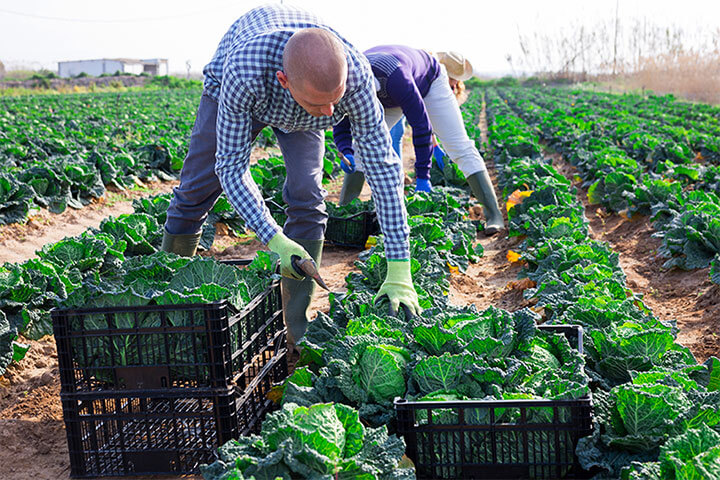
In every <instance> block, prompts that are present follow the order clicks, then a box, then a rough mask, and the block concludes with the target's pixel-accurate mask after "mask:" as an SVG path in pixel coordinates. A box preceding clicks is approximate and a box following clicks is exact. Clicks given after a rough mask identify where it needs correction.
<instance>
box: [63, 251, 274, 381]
mask: <svg viewBox="0 0 720 480" xmlns="http://www.w3.org/2000/svg"><path fill="white" fill-rule="evenodd" d="M227 263H231V264H246V263H248V261H234V262H227ZM51 314H52V319H53V330H54V334H55V341H56V343H57V347H58V363H59V368H60V381H61V391H62V392H63V393H79V392H98V391H107V390H150V389H163V390H164V389H168V388H180V389H203V388H228V387H229V386H230V385H232V383H233V380H234V378H237V377H242V376H243V374H244V371H245V370H246V369H247V368H250V362H251V360H252V359H253V358H254V357H256V356H257V355H259V354H261V353H262V352H264V351H266V350H268V349H269V348H271V347H272V345H273V340H274V339H275V337H276V336H277V334H278V333H279V332H282V331H284V328H285V326H284V323H283V317H282V301H281V295H280V282H279V280H276V281H273V283H272V284H271V285H270V286H269V287H268V288H267V289H266V290H265V292H263V293H262V294H261V295H259V296H258V297H256V298H255V299H253V300H252V301H251V302H250V303H249V304H248V305H247V306H245V307H244V308H243V309H242V310H241V311H240V312H236V311H235V310H234V309H233V308H232V307H231V306H230V305H229V304H227V303H226V302H220V303H212V304H185V305H148V306H139V307H110V308H89V309H54V310H53V311H52V313H51Z"/></svg>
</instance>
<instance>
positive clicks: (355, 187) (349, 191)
mask: <svg viewBox="0 0 720 480" xmlns="http://www.w3.org/2000/svg"><path fill="white" fill-rule="evenodd" d="M364 185H365V174H364V173H363V172H359V171H354V172H353V173H346V174H345V179H344V180H343V185H342V190H340V200H339V201H338V205H340V206H341V207H342V206H343V205H347V204H348V203H350V202H352V201H353V200H355V199H356V198H358V197H359V196H360V192H362V189H363V186H364Z"/></svg>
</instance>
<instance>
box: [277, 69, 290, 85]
mask: <svg viewBox="0 0 720 480" xmlns="http://www.w3.org/2000/svg"><path fill="white" fill-rule="evenodd" d="M275 76H276V77H277V79H278V82H280V86H281V87H283V88H288V86H289V82H288V78H287V75H285V74H284V73H283V72H282V70H278V71H277V72H275Z"/></svg>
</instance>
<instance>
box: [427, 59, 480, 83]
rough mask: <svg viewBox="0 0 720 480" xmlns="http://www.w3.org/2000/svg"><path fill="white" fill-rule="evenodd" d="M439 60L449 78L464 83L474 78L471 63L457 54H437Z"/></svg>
mask: <svg viewBox="0 0 720 480" xmlns="http://www.w3.org/2000/svg"><path fill="white" fill-rule="evenodd" d="M436 55H437V59H438V61H440V63H442V64H443V65H445V69H446V70H447V73H448V77H450V78H452V79H454V80H457V81H460V82H464V81H465V80H469V79H470V78H471V77H472V76H473V67H472V65H470V62H469V61H468V60H467V59H466V58H465V57H463V55H462V54H461V53H457V52H437V54H436Z"/></svg>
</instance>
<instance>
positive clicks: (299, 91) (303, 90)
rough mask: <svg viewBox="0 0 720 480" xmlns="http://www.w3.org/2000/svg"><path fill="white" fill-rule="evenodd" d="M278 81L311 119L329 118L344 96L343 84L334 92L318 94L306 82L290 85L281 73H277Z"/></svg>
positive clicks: (318, 92)
mask: <svg viewBox="0 0 720 480" xmlns="http://www.w3.org/2000/svg"><path fill="white" fill-rule="evenodd" d="M277 78H278V81H280V84H281V85H282V86H283V88H287V89H288V90H290V95H292V97H293V98H294V99H295V101H296V102H297V103H298V105H300V106H301V107H302V108H303V109H304V110H305V111H306V112H308V113H309V114H310V115H312V116H313V117H323V116H325V117H330V116H332V114H333V112H335V105H337V104H338V103H339V102H340V99H342V96H343V95H344V94H345V82H343V83H342V84H341V85H340V86H339V87H338V88H337V89H335V90H334V91H332V92H330V93H327V92H320V91H318V90H316V89H315V88H313V87H312V85H309V84H308V82H297V83H298V84H297V85H296V83H290V82H289V81H288V80H287V77H286V76H285V74H283V72H277Z"/></svg>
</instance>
